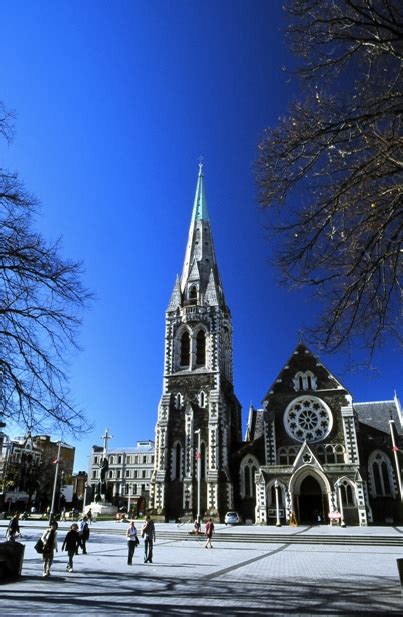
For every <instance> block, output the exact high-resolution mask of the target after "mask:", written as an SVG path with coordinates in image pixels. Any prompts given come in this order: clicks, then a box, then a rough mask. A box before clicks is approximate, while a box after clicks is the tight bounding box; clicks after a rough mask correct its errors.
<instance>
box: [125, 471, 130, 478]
mask: <svg viewBox="0 0 403 617" xmlns="http://www.w3.org/2000/svg"><path fill="white" fill-rule="evenodd" d="M126 478H130V470H129V469H126Z"/></svg>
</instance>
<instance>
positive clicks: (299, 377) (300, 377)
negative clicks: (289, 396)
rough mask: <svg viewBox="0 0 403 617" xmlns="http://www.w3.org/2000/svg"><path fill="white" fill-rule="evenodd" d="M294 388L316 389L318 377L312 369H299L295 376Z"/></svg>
mask: <svg viewBox="0 0 403 617" xmlns="http://www.w3.org/2000/svg"><path fill="white" fill-rule="evenodd" d="M293 383H294V390H295V391H296V392H297V391H298V390H316V388H317V384H316V377H315V375H314V374H313V373H312V372H311V371H305V373H303V372H302V371H298V373H296V374H295V375H294V377H293Z"/></svg>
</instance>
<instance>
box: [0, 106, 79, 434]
mask: <svg viewBox="0 0 403 617" xmlns="http://www.w3.org/2000/svg"><path fill="white" fill-rule="evenodd" d="M12 121H13V116H12V114H10V113H9V112H8V111H7V110H6V109H5V108H4V106H0V135H1V136H3V137H4V138H5V139H6V140H9V139H11V137H12V135H13V123H12ZM36 213H37V202H36V200H35V199H34V198H33V197H32V196H31V195H30V194H29V193H28V192H27V191H26V189H25V188H24V186H23V184H22V183H21V182H20V180H19V178H18V175H17V174H16V173H12V172H9V171H8V170H6V169H3V168H0V403H1V408H0V413H3V414H4V416H5V418H6V419H7V418H12V419H13V420H14V421H15V422H17V423H18V424H20V425H23V426H25V427H27V428H29V429H31V430H35V429H36V430H43V429H44V428H49V427H50V428H55V427H56V426H59V427H63V428H65V429H69V430H70V431H73V432H74V433H77V432H81V431H83V430H85V428H86V426H87V424H86V420H85V418H84V415H83V413H82V411H81V410H79V409H76V408H75V406H74V405H73V403H72V402H71V397H70V393H69V388H68V380H67V371H66V362H67V353H68V350H69V348H70V349H71V348H74V347H75V346H76V334H77V328H78V326H79V324H80V314H81V310H82V309H83V308H84V307H85V306H86V304H87V303H88V301H89V298H90V295H89V293H88V292H87V290H86V289H84V287H83V285H82V283H81V282H80V275H81V272H80V264H78V263H75V262H70V261H66V260H64V259H63V258H62V257H61V255H60V245H59V242H56V243H53V244H51V243H48V242H46V241H45V240H44V239H43V238H42V236H41V235H40V234H39V233H38V232H37V231H36V230H35V229H34V221H35V216H36Z"/></svg>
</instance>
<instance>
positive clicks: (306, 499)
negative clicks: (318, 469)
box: [298, 476, 324, 525]
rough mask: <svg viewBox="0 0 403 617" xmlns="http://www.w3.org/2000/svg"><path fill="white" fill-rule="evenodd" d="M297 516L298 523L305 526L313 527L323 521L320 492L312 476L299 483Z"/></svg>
mask: <svg viewBox="0 0 403 617" xmlns="http://www.w3.org/2000/svg"><path fill="white" fill-rule="evenodd" d="M298 514H299V516H298V522H299V523H303V524H305V525H315V524H317V523H319V522H323V520H324V512H323V500H322V490H321V488H320V484H319V482H318V481H317V480H315V478H314V477H313V476H307V477H306V478H305V480H303V481H302V483H301V488H300V494H299V496H298Z"/></svg>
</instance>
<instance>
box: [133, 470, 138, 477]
mask: <svg viewBox="0 0 403 617" xmlns="http://www.w3.org/2000/svg"><path fill="white" fill-rule="evenodd" d="M137 473H138V472H137V469H135V470H134V471H133V478H137Z"/></svg>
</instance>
